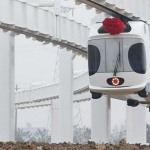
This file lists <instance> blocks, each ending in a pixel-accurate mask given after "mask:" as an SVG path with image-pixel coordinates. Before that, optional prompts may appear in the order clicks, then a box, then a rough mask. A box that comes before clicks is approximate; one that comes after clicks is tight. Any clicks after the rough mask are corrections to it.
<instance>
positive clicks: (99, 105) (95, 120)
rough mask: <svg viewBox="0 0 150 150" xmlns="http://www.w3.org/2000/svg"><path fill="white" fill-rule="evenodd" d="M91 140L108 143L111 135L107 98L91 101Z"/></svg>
mask: <svg viewBox="0 0 150 150" xmlns="http://www.w3.org/2000/svg"><path fill="white" fill-rule="evenodd" d="M91 113H92V114H91V117H92V118H91V123H92V124H91V140H92V141H94V142H96V143H102V142H104V143H108V142H109V138H110V133H111V102H110V98H109V96H102V97H101V98H100V99H92V101H91Z"/></svg>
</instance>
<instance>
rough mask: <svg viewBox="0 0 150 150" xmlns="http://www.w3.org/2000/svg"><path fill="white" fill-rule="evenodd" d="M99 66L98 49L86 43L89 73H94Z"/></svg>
mask: <svg viewBox="0 0 150 150" xmlns="http://www.w3.org/2000/svg"><path fill="white" fill-rule="evenodd" d="M99 66H100V51H99V49H98V48H97V47H96V46H93V45H88V67H89V75H90V76H91V75H93V74H95V73H96V72H97V71H98V69H99Z"/></svg>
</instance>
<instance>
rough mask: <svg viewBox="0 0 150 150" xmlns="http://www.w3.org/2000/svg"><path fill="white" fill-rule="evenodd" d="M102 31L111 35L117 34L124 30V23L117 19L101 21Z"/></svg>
mask: <svg viewBox="0 0 150 150" xmlns="http://www.w3.org/2000/svg"><path fill="white" fill-rule="evenodd" d="M103 27H104V30H105V31H106V32H108V33H110V34H111V35H116V34H119V33H121V32H122V31H123V29H124V23H123V22H122V21H121V20H119V19H118V18H112V19H111V18H106V19H105V20H104V21H103Z"/></svg>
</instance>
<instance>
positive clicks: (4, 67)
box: [0, 29, 15, 141]
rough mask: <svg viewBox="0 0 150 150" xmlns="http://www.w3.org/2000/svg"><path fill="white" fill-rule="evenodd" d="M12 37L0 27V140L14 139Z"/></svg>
mask: <svg viewBox="0 0 150 150" xmlns="http://www.w3.org/2000/svg"><path fill="white" fill-rule="evenodd" d="M14 118H15V117H14V37H13V36H11V35H10V34H8V33H3V31H2V30H1V29H0V120H1V123H0V141H14V139H15V126H14V125H15V119H14Z"/></svg>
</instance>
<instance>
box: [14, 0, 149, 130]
mask: <svg viewBox="0 0 150 150" xmlns="http://www.w3.org/2000/svg"><path fill="white" fill-rule="evenodd" d="M70 5H71V6H72V5H73V1H70ZM74 15H75V19H76V20H79V21H81V22H82V23H84V24H88V25H90V19H91V18H92V17H93V16H94V15H95V11H94V10H91V11H86V10H85V6H84V5H82V6H79V7H76V10H75V12H74ZM56 53H57V48H56V47H53V46H52V45H51V44H49V45H42V44H41V43H40V42H37V41H33V40H32V39H31V38H30V39H26V38H25V36H23V35H20V36H17V37H16V38H15V83H16V84H17V85H18V87H19V88H21V89H25V88H28V87H29V86H30V84H31V83H35V82H42V81H46V82H47V83H52V82H53V77H54V68H55V61H56ZM85 69H87V61H86V60H85V59H82V58H81V57H79V56H77V57H76V58H75V60H74V70H75V71H77V70H85ZM90 103H91V102H90V101H88V102H81V103H80V107H81V115H82V122H83V125H85V126H88V127H90V126H91V105H90ZM125 110H126V102H123V101H118V100H113V101H112V114H111V115H112V119H111V123H112V126H114V125H115V124H120V123H122V122H123V121H125V118H126V112H125ZM48 111H49V107H40V108H34V109H33V108H30V109H24V110H18V127H26V123H27V122H29V123H31V124H32V126H33V127H46V126H47V120H48ZM74 112H75V111H74ZM118 112H119V113H118ZM147 121H148V122H150V115H149V113H148V110H147Z"/></svg>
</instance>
